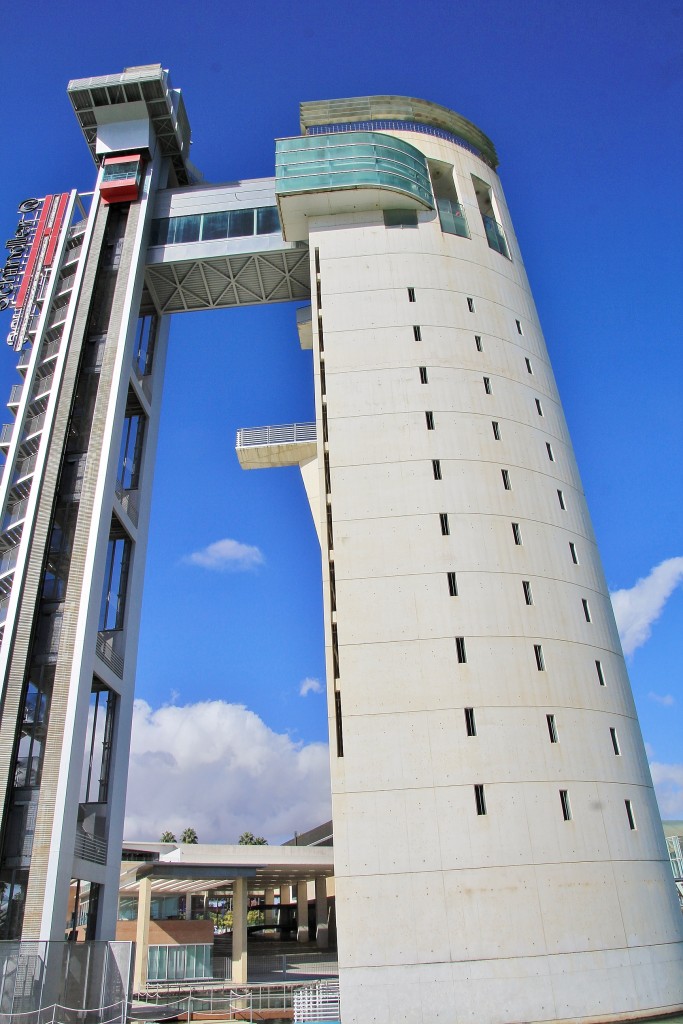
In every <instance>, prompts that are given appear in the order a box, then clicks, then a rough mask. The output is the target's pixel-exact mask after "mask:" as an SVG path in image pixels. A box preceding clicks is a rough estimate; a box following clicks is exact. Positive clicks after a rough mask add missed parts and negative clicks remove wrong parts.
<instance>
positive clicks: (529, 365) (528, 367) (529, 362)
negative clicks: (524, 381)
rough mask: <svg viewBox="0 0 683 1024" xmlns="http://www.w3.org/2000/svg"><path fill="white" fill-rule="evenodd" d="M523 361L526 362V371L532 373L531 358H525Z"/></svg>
mask: <svg viewBox="0 0 683 1024" xmlns="http://www.w3.org/2000/svg"><path fill="white" fill-rule="evenodd" d="M524 362H525V363H526V372H527V373H533V372H534V371H533V370H532V369H531V360H530V359H529V358H525V359H524Z"/></svg>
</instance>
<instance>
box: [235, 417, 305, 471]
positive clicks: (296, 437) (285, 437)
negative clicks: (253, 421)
mask: <svg viewBox="0 0 683 1024" xmlns="http://www.w3.org/2000/svg"><path fill="white" fill-rule="evenodd" d="M235 451H236V452H237V458H238V459H239V462H240V466H241V467H242V469H268V468H269V467H271V466H299V465H301V463H302V462H306V461H308V460H309V459H313V458H315V455H316V431H315V423H286V424H284V425H281V426H275V427H248V428H245V429H243V430H238V431H237V441H236V443H235Z"/></svg>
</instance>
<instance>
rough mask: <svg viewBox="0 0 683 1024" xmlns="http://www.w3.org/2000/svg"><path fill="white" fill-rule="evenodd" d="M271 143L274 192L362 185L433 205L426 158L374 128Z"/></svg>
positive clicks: (286, 193) (281, 193) (283, 192)
mask: <svg viewBox="0 0 683 1024" xmlns="http://www.w3.org/2000/svg"><path fill="white" fill-rule="evenodd" d="M276 145H277V150H276V174H277V178H276V192H277V193H278V194H280V195H291V194H293V193H299V192H316V191H327V190H330V189H337V188H358V186H367V187H374V188H388V189H393V190H395V191H399V192H404V193H406V194H408V195H411V196H413V197H414V198H416V199H418V200H419V201H421V202H422V203H424V204H425V205H426V206H430V207H431V206H433V196H432V188H431V182H430V179H429V173H428V171H427V162H426V160H425V158H424V157H423V155H422V154H421V153H420V152H419V150H417V149H415V147H414V146H411V145H409V144H408V143H407V142H403V141H402V140H400V139H394V138H392V137H391V136H388V135H381V134H379V133H377V132H344V133H343V134H342V133H340V134H337V135H335V134H331V135H326V136H324V137H323V136H301V137H300V138H296V139H281V140H280V141H278V142H277V144H276Z"/></svg>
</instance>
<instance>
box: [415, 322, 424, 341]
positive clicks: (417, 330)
mask: <svg viewBox="0 0 683 1024" xmlns="http://www.w3.org/2000/svg"><path fill="white" fill-rule="evenodd" d="M413 337H414V338H415V341H422V329H421V328H420V325H419V324H413Z"/></svg>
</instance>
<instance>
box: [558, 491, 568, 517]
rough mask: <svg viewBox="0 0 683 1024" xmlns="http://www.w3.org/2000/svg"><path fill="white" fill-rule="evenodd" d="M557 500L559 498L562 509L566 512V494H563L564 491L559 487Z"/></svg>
mask: <svg viewBox="0 0 683 1024" xmlns="http://www.w3.org/2000/svg"><path fill="white" fill-rule="evenodd" d="M557 500H558V501H559V503H560V508H561V509H562V511H563V512H566V511H567V506H566V505H565V503H564V494H563V493H562V491H561V490H559V489H558V491H557Z"/></svg>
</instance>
